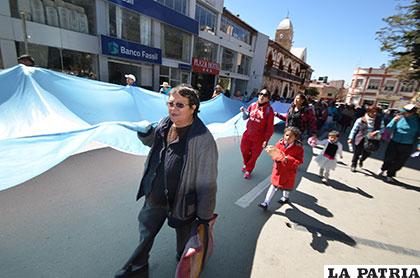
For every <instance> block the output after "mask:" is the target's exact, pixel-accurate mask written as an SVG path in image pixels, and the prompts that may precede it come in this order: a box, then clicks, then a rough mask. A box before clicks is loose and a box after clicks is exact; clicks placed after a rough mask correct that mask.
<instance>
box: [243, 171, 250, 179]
mask: <svg viewBox="0 0 420 278" xmlns="http://www.w3.org/2000/svg"><path fill="white" fill-rule="evenodd" d="M250 178H251V173H250V172H248V171H245V174H244V179H246V180H249V179H250Z"/></svg>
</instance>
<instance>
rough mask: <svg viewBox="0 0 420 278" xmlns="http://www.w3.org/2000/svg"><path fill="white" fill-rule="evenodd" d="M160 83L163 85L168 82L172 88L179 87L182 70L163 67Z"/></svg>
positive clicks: (161, 68)
mask: <svg viewBox="0 0 420 278" xmlns="http://www.w3.org/2000/svg"><path fill="white" fill-rule="evenodd" d="M159 82H160V84H162V83H163V82H168V83H169V84H170V85H171V87H172V88H173V87H175V86H178V85H179V84H181V70H179V69H176V68H170V67H165V66H161V67H160V77H159Z"/></svg>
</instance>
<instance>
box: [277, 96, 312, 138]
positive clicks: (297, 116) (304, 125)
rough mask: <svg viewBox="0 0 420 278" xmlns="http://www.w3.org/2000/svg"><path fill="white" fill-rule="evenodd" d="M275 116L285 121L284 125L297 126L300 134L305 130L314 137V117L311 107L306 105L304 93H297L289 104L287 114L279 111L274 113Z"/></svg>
mask: <svg viewBox="0 0 420 278" xmlns="http://www.w3.org/2000/svg"><path fill="white" fill-rule="evenodd" d="M275 116H276V117H278V118H279V119H280V120H282V121H286V127H289V126H292V127H297V128H298V129H299V130H300V132H301V135H303V134H305V131H309V132H310V133H311V134H312V136H315V137H316V132H317V127H316V118H315V114H314V112H313V109H312V108H310V107H309V106H308V101H307V99H306V97H305V95H304V94H302V93H300V94H297V95H296V97H295V98H294V100H293V103H292V104H291V105H290V108H289V110H288V111H287V115H286V116H283V115H281V114H280V113H277V112H276V113H275Z"/></svg>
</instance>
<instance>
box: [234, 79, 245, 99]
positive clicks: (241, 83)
mask: <svg viewBox="0 0 420 278" xmlns="http://www.w3.org/2000/svg"><path fill="white" fill-rule="evenodd" d="M247 84H248V82H247V81H246V80H240V79H235V92H236V91H238V90H239V91H241V94H242V95H244V94H245V91H246V86H247Z"/></svg>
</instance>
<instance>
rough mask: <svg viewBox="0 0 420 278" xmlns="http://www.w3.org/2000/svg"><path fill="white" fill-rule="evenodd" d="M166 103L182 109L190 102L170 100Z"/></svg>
mask: <svg viewBox="0 0 420 278" xmlns="http://www.w3.org/2000/svg"><path fill="white" fill-rule="evenodd" d="M166 104H167V105H168V106H169V107H171V108H174V107H176V108H178V109H182V108H184V107H185V106H187V105H188V104H184V103H182V102H173V101H168V102H167V103H166Z"/></svg>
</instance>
